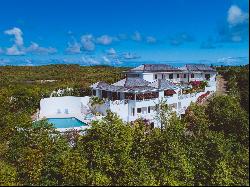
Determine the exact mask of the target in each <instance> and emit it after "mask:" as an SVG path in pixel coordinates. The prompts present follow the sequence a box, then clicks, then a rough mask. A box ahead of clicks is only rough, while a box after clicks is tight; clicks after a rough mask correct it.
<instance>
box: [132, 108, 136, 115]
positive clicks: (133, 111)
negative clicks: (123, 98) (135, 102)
mask: <svg viewBox="0 0 250 187" xmlns="http://www.w3.org/2000/svg"><path fill="white" fill-rule="evenodd" d="M134 115H135V108H132V116H134Z"/></svg>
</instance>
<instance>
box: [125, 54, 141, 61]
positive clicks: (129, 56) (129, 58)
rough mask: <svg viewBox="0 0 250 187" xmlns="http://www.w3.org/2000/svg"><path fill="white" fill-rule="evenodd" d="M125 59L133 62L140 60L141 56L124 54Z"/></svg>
mask: <svg viewBox="0 0 250 187" xmlns="http://www.w3.org/2000/svg"><path fill="white" fill-rule="evenodd" d="M123 58H124V59H126V60H131V59H137V58H140V56H138V55H136V54H135V53H124V54H123Z"/></svg>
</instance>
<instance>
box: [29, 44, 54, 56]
mask: <svg viewBox="0 0 250 187" xmlns="http://www.w3.org/2000/svg"><path fill="white" fill-rule="evenodd" d="M25 51H26V52H30V53H34V54H54V53H56V52H57V50H56V49H55V48H53V47H48V48H45V47H40V46H39V45H38V44H37V43H35V42H31V45H30V46H29V47H28V48H26V50H25Z"/></svg>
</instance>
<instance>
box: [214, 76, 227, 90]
mask: <svg viewBox="0 0 250 187" xmlns="http://www.w3.org/2000/svg"><path fill="white" fill-rule="evenodd" d="M226 84H227V81H225V79H224V78H223V77H222V76H221V75H218V76H217V85H216V92H215V94H216V95H224V94H226V92H227V91H226Z"/></svg>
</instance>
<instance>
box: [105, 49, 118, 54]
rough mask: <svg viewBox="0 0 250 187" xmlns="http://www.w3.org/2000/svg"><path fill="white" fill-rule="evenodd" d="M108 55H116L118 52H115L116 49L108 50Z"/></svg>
mask: <svg viewBox="0 0 250 187" xmlns="http://www.w3.org/2000/svg"><path fill="white" fill-rule="evenodd" d="M106 53H107V54H108V55H116V51H115V49H114V48H110V49H108V50H107V51H106Z"/></svg>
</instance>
